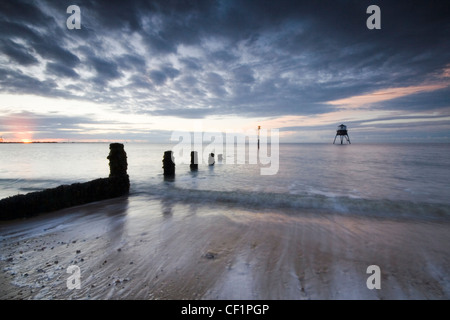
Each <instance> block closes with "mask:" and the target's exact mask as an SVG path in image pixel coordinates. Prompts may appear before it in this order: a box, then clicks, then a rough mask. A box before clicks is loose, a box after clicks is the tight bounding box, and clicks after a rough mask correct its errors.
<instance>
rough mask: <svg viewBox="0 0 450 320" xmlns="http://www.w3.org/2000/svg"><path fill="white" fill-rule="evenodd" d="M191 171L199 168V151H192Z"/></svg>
mask: <svg viewBox="0 0 450 320" xmlns="http://www.w3.org/2000/svg"><path fill="white" fill-rule="evenodd" d="M190 168H191V171H195V170H198V153H197V151H191V165H190Z"/></svg>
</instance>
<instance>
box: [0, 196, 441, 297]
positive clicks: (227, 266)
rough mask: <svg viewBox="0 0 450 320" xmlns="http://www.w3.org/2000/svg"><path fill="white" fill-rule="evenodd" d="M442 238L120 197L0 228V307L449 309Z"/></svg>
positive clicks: (328, 218) (394, 224)
mask: <svg viewBox="0 0 450 320" xmlns="http://www.w3.org/2000/svg"><path fill="white" fill-rule="evenodd" d="M449 230H450V222H440V223H438V222H430V221H406V220H397V221H394V220H380V219H373V218H358V217H355V216H350V215H334V214H329V213H318V212H289V211H284V212H277V210H254V211H253V210H249V209H242V208H239V207H232V206H223V205H220V206H219V205H211V204H209V205H207V206H206V205H202V204H185V203H169V202H168V201H166V200H155V199H153V200H152V199H145V198H143V197H140V196H130V197H129V198H119V199H114V200H108V201H104V202H101V203H95V204H89V205H85V206H81V207H77V208H71V209H67V210H63V211H60V212H55V213H51V214H46V215H42V216H39V217H35V218H32V219H28V220H20V221H10V222H1V223H0V248H1V249H0V299H289V300H290V299H449V298H450V245H449V244H450V232H449ZM70 265H77V266H79V268H80V271H81V279H80V280H81V289H73V290H69V289H68V288H67V279H68V277H69V276H70V274H68V273H67V268H68V267H69V266H70ZM369 265H378V266H379V267H380V269H381V289H380V290H376V289H374V290H369V289H368V288H367V286H366V280H367V278H368V277H369V276H370V275H369V274H366V269H367V267H368V266H369Z"/></svg>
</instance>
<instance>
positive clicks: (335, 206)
mask: <svg viewBox="0 0 450 320" xmlns="http://www.w3.org/2000/svg"><path fill="white" fill-rule="evenodd" d="M173 147H174V145H162V144H125V151H126V152H127V156H128V173H129V175H130V179H131V195H130V196H131V197H154V198H161V197H164V198H171V199H173V200H175V201H184V202H199V203H202V204H206V205H207V204H208V203H210V202H214V203H216V204H217V203H224V205H227V204H230V203H231V204H233V205H239V206H244V207H251V208H274V209H279V210H283V209H284V208H287V209H289V210H290V211H292V210H294V211H295V210H302V209H308V210H327V211H333V212H337V213H354V214H361V215H364V214H368V215H383V216H393V217H395V216H411V217H414V216H415V217H425V218H426V217H430V218H440V217H442V218H448V217H449V216H450V196H449V195H450V182H449V181H450V145H449V144H366V145H363V144H352V145H333V144H280V146H279V166H278V167H279V169H278V172H277V173H276V174H274V175H261V167H269V165H260V164H249V163H244V164H237V163H236V162H237V161H236V160H235V158H234V155H233V154H226V153H225V152H224V160H223V161H222V162H219V161H218V160H217V157H216V164H215V165H214V166H213V167H210V166H208V165H207V164H200V165H199V170H198V171H197V172H191V171H190V169H189V164H182V163H179V159H177V158H176V163H177V166H176V176H175V179H174V180H171V181H167V180H164V177H163V175H162V173H163V170H162V161H161V160H162V156H163V153H164V151H165V150H171V149H172V148H173ZM247 149H248V148H247ZM247 149H246V148H245V147H244V146H240V147H238V149H237V151H236V152H237V153H239V152H244V153H245V152H246V153H247V157H248V152H249V151H248V150H247ZM108 153H109V145H108V144H106V143H105V144H102V143H99V144H94V143H93V144H83V143H58V144H0V198H4V197H8V196H12V195H16V194H24V193H28V192H32V191H37V190H42V189H45V188H50V187H56V186H58V185H61V184H70V183H74V182H84V181H88V180H92V179H96V178H100V177H107V176H108V174H109V166H108V160H107V159H106V157H107V156H108ZM272 156H273V154H272ZM271 160H272V162H274V161H276V159H275V158H274V157H272V159H271ZM271 165H272V166H274V167H275V165H274V163H272V164H271Z"/></svg>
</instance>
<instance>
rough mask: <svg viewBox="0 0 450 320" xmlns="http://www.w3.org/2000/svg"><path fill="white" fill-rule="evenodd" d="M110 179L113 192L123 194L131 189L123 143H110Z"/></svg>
mask: <svg viewBox="0 0 450 320" xmlns="http://www.w3.org/2000/svg"><path fill="white" fill-rule="evenodd" d="M107 159H108V160H109V179H110V182H111V188H112V189H114V190H113V194H116V195H122V194H126V193H128V192H129V190H130V178H129V176H128V174H127V169H128V163H127V153H126V152H125V149H124V147H123V144H122V143H111V144H110V145H109V155H108V157H107Z"/></svg>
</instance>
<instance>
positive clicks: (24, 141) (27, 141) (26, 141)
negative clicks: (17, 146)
mask: <svg viewBox="0 0 450 320" xmlns="http://www.w3.org/2000/svg"><path fill="white" fill-rule="evenodd" d="M32 142H33V140H31V139H22V143H32Z"/></svg>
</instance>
